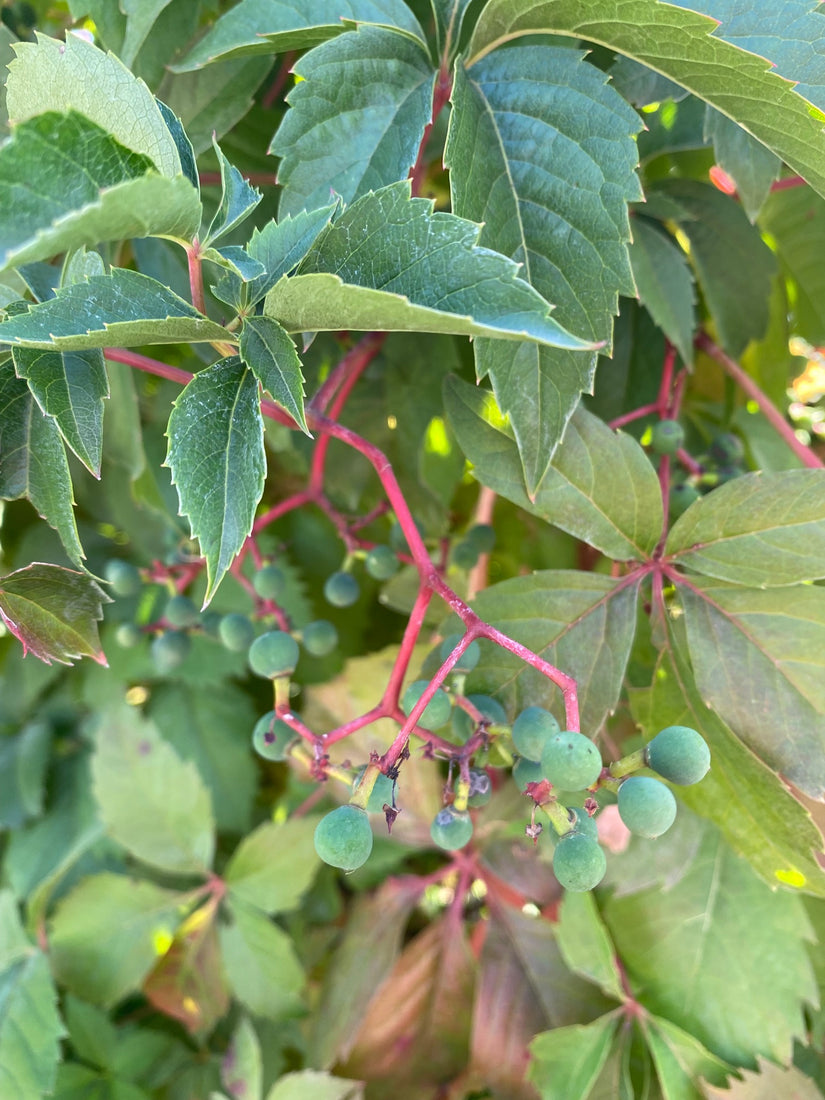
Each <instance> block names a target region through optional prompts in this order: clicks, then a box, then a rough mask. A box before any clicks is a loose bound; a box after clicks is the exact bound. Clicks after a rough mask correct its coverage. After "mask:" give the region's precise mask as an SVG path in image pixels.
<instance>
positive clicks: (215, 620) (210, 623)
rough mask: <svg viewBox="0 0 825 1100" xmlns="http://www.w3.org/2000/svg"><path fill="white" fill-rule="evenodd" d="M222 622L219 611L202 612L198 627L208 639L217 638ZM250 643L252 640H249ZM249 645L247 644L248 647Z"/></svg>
mask: <svg viewBox="0 0 825 1100" xmlns="http://www.w3.org/2000/svg"><path fill="white" fill-rule="evenodd" d="M222 621H223V615H221V613H220V611H212V610H209V611H204V612H203V614H202V615H201V621H200V627H201V630H202V631H203V632H204V634H208V635H209V637H210V638H219V637H220V631H221V622H222ZM249 641H250V642H251V641H252V639H251V638H250V639H249ZM248 644H249V643H247V645H248Z"/></svg>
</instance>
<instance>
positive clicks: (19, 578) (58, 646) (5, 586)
mask: <svg viewBox="0 0 825 1100" xmlns="http://www.w3.org/2000/svg"><path fill="white" fill-rule="evenodd" d="M105 603H109V597H108V596H107V595H106V594H105V592H103V591H102V590H101V589H100V587H99V586H98V585H97V584H96V582H95V581H94V580H93V579H92V578H91V577H90V576H89V575H88V574H87V573H77V572H75V570H73V569H64V568H63V567H62V566H60V565H45V564H43V563H40V562H35V563H34V564H33V565H27V566H26V567H25V568H24V569H18V570H16V571H15V572H14V573H8V574H7V575H6V576H5V577H0V616H2V618H3V622H4V623H5V624H6V626H7V627H8V629H9V630H10V631H11V633H12V634H13V635H14V636H15V638H17V639H18V640H19V641H20V642H21V643H22V645H23V651H24V653H31V654H33V655H34V656H35V657H39V658H40V660H41V661H45V663H46V664H47V665H50V664H51V663H52V661H58V662H59V663H60V664H63V665H70V664H72V663H73V662H74V661H76V660H77V659H78V658H79V657H91V658H92V660H94V661H97V663H98V664H100V665H105V664H106V658H105V656H104V654H103V651H102V650H101V648H100V638H99V637H98V633H97V624H98V622H99V621H100V620H101V619H102V618H103V605H104V604H105Z"/></svg>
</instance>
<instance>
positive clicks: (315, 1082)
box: [266, 1069, 364, 1100]
mask: <svg viewBox="0 0 825 1100" xmlns="http://www.w3.org/2000/svg"><path fill="white" fill-rule="evenodd" d="M266 1100H364V1086H363V1085H362V1084H361V1082H360V1081H347V1080H345V1079H344V1078H343V1077H331V1076H330V1074H328V1073H319V1072H317V1071H316V1070H314V1069H305V1070H301V1071H300V1072H299V1073H287V1074H285V1075H284V1076H283V1077H282V1078H281V1079H280V1080H279V1081H278V1082H276V1084H274V1085H273V1086H272V1088H271V1089H270V1091H269V1092H268V1093H267V1096H266Z"/></svg>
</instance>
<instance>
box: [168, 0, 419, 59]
mask: <svg viewBox="0 0 825 1100" xmlns="http://www.w3.org/2000/svg"><path fill="white" fill-rule="evenodd" d="M330 16H332V18H330ZM359 23H372V24H375V25H377V26H379V27H380V26H383V27H389V28H395V29H396V30H400V31H402V33H404V34H406V35H408V36H409V37H411V38H415V39H418V40H419V41H421V42H423V41H424V34H423V32H422V30H421V27H420V26H419V24H418V21H417V20H416V18H415V16H414V15H413V14H412V12H411V11H410V9H409V7H408V6H407V5H406V4H405V3H404V2H403V0H338V2H337V3H336V5H335V9H334V13H333V12H332V11H331V10H330V6H329V3H328V0H302V2H301V5H300V7H296V5H295V4H294V3H290V2H289V0H241V3H240V4H237V5H236V6H235V7H234V8H232V10H231V11H228V12H225V13H224V14H223V15H222V16H221V18H220V19H219V20H218V21H217V22H216V23H215V25H214V26H213V27H212V28H211V29H210V30H209V33H208V34H206V35H204V37H203V38H202V39H201V41H200V42H198V44H197V46H195V48H194V49H193V50H192V51H191V53H189V54H187V55H186V57H185V58H184V60H183V61H180V62H178V64H176V65H173V66H172V69H173V71H174V72H178V73H180V72H187V71H189V70H190V69H197V68H199V67H200V66H201V65H208V64H209V63H210V62H211V61H223V60H227V59H229V58H234V57H243V56H245V55H247V54H252V53H267V54H275V53H285V52H286V51H288V50H305V49H307V48H308V47H312V46H317V45H318V44H319V43H321V42H325V41H326V40H327V39H328V38H333V37H334V36H336V35H339V34H342V33H343V32H344V31H347V30H351V29H352V27H353V26H355V25H357V24H359Z"/></svg>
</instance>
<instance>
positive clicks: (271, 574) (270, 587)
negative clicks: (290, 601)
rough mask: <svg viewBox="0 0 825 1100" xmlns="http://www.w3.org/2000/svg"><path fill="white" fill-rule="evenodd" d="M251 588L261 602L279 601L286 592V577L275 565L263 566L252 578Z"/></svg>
mask: <svg viewBox="0 0 825 1100" xmlns="http://www.w3.org/2000/svg"><path fill="white" fill-rule="evenodd" d="M252 587H253V588H254V589H255V594H256V595H257V596H260V597H261V599H262V600H279V599H280V598H281V596H283V594H284V591H285V590H286V577H285V576H284V573H283V572H282V570H280V569H279V568H278V566H277V565H265V566H264V567H263V568H262V569H259V570H258V572H257V573H256V574H255V575H254V577H253V578H252Z"/></svg>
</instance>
